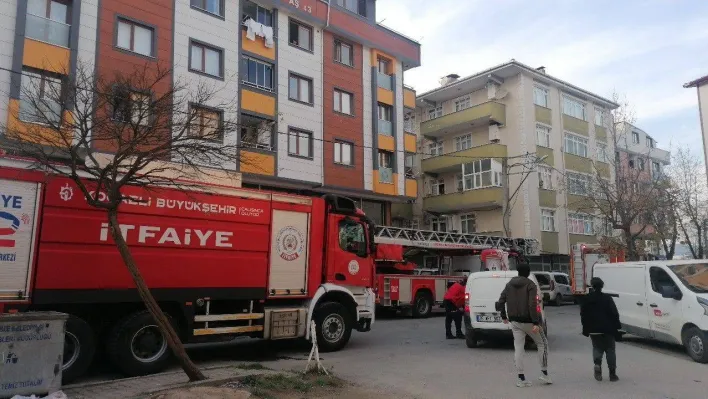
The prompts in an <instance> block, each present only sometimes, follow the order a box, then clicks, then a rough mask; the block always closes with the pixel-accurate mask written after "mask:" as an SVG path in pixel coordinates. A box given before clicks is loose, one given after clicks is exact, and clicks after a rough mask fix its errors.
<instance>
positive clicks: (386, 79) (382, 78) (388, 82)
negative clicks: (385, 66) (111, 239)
mask: <svg viewBox="0 0 708 399" xmlns="http://www.w3.org/2000/svg"><path fill="white" fill-rule="evenodd" d="M376 74H377V77H376V84H377V85H378V86H379V87H380V88H382V89H386V90H391V91H393V78H392V77H391V75H386V74H385V73H381V72H377V73H376Z"/></svg>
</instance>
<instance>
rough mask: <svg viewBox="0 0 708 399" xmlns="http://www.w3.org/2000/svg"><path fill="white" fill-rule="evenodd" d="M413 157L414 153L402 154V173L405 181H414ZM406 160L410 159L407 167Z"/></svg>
mask: <svg viewBox="0 0 708 399" xmlns="http://www.w3.org/2000/svg"><path fill="white" fill-rule="evenodd" d="M415 155H416V154H415V152H405V153H404V154H403V173H404V175H405V177H406V179H415V173H414V172H415V171H414V169H415V163H416V162H415ZM409 157H410V158H409ZM408 159H411V165H408Z"/></svg>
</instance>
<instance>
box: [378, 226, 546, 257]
mask: <svg viewBox="0 0 708 399" xmlns="http://www.w3.org/2000/svg"><path fill="white" fill-rule="evenodd" d="M375 242H376V243H378V244H398V245H403V246H406V247H419V248H429V249H475V250H481V249H487V248H499V249H504V250H514V251H517V252H519V253H522V254H524V255H527V256H533V255H538V254H539V253H540V245H539V242H538V240H536V239H533V238H507V237H498V236H492V235H486V234H463V233H448V232H440V231H431V230H418V229H407V228H403V227H391V226H376V235H375Z"/></svg>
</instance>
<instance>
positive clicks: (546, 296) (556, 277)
mask: <svg viewBox="0 0 708 399" xmlns="http://www.w3.org/2000/svg"><path fill="white" fill-rule="evenodd" d="M532 274H533V275H535V276H536V279H537V280H538V284H539V286H540V287H541V292H542V293H543V301H544V302H546V303H549V302H550V303H553V304H554V305H556V306H560V305H562V304H563V302H564V301H566V300H570V299H571V298H572V297H573V291H572V290H571V287H570V278H569V277H568V275H567V274H565V273H558V272H533V273H532Z"/></svg>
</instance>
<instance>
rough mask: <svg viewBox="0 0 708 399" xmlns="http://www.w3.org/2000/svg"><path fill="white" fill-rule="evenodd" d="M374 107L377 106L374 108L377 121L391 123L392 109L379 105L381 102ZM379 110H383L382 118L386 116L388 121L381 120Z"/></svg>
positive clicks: (386, 105)
mask: <svg viewBox="0 0 708 399" xmlns="http://www.w3.org/2000/svg"><path fill="white" fill-rule="evenodd" d="M376 106H377V107H376V117H377V118H378V119H379V120H382V121H386V122H391V123H393V107H392V106H390V105H388V104H384V103H381V102H379V103H376ZM381 110H384V112H383V114H384V117H386V116H387V117H388V119H385V118H381V114H382V112H381Z"/></svg>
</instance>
